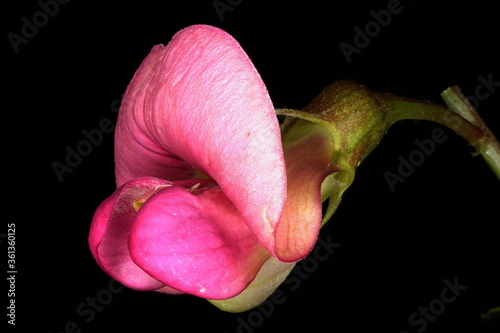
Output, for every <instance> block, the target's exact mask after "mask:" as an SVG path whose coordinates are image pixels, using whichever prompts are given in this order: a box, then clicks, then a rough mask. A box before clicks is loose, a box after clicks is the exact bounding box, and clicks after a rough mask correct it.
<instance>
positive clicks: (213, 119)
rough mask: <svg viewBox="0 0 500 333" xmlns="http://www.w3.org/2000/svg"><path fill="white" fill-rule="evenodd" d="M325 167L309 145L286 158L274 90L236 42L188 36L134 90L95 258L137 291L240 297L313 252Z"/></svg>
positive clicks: (217, 34)
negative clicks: (261, 275)
mask: <svg viewBox="0 0 500 333" xmlns="http://www.w3.org/2000/svg"><path fill="white" fill-rule="evenodd" d="M311 137H312V139H311V140H312V141H314V140H316V141H317V142H315V143H314V144H315V147H316V148H318V149H319V150H321V147H324V149H326V150H328V149H330V146H329V143H327V142H326V141H325V140H324V139H323V138H321V137H317V138H316V137H314V135H312V136H311ZM327 155H328V154H326V155H321V156H327ZM319 156H320V155H315V154H311V153H310V150H309V149H308V148H305V147H303V146H302V145H301V142H298V143H294V144H293V145H291V148H289V149H288V148H287V149H285V153H284V149H283V147H282V142H281V134H280V128H279V124H278V121H277V118H276V115H275V111H274V108H273V105H272V103H271V100H270V98H269V95H268V92H267V90H266V88H265V85H264V83H263V82H262V80H261V78H260V76H259V74H258V72H257V71H256V69H255V68H254V66H253V64H252V62H251V61H250V60H249V58H248V56H247V55H246V54H245V52H244V51H243V50H242V49H241V47H240V46H239V44H238V43H237V42H236V41H235V40H234V39H233V38H232V37H231V36H230V35H228V34H227V33H225V32H223V31H221V30H220V29H217V28H214V27H210V26H203V25H197V26H191V27H188V28H186V29H183V30H181V31H180V32H178V33H177V34H176V35H175V36H174V37H173V38H172V40H171V41H170V43H169V44H168V45H167V46H166V47H164V46H162V45H157V46H155V47H154V48H153V49H152V50H151V53H150V54H149V55H148V56H147V57H146V59H145V60H144V61H143V63H142V64H141V66H140V67H139V69H138V70H137V72H136V73H135V75H134V77H133V79H132V81H131V82H130V84H129V86H128V88H127V91H126V93H125V96H124V98H123V101H122V106H121V109H120V113H119V117H118V124H117V127H116V134H115V163H116V182H117V187H118V189H117V190H116V191H115V193H113V195H111V196H110V197H109V198H108V199H106V200H105V201H104V202H103V203H102V204H101V205H100V206H99V208H98V209H97V211H96V213H95V215H94V218H93V221H92V227H91V231H90V236H89V244H90V248H91V251H92V254H93V256H94V258H95V259H96V261H97V262H98V264H99V265H100V266H101V268H102V269H103V270H104V271H106V272H107V273H108V274H109V275H110V276H111V277H113V278H114V279H116V280H118V281H119V282H121V283H122V284H124V285H126V286H128V287H130V288H133V289H137V290H158V291H162V292H166V293H189V294H193V295H196V296H200V297H203V298H208V299H227V298H230V297H233V296H235V295H238V294H239V293H241V292H242V291H243V290H244V289H245V288H246V287H247V286H248V285H249V284H250V283H251V282H252V281H253V280H254V279H255V276H256V275H257V273H258V272H259V270H261V268H262V266H263V265H264V264H265V263H266V262H268V260H269V259H270V258H271V257H274V258H277V259H278V260H279V261H281V262H295V261H297V260H300V259H302V258H303V257H305V256H306V255H307V254H308V253H309V251H310V250H311V249H312V247H313V245H314V243H315V242H316V239H317V235H318V232H319V228H320V223H321V197H320V186H321V183H322V181H323V180H324V178H325V177H326V175H328V174H330V173H332V171H333V170H331V168H329V157H328V156H327V157H319ZM329 156H331V155H329ZM285 158H286V166H287V168H286V169H285ZM287 185H288V186H287ZM273 260H274V259H273ZM279 261H275V262H276V263H277V264H276V265H278V266H279V265H282V266H283V270H288V271H289V265H286V264H281V263H280V262H279ZM280 267H281V266H280ZM280 269H281V268H280ZM271 271H272V270H271ZM275 273H276V272H275V271H273V274H275ZM285 276H286V275H285ZM266 292H269V291H266Z"/></svg>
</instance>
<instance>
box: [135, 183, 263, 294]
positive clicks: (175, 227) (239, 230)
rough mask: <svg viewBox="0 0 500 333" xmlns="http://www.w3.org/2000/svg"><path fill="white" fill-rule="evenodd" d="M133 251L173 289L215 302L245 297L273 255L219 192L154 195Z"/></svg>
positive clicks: (138, 221)
mask: <svg viewBox="0 0 500 333" xmlns="http://www.w3.org/2000/svg"><path fill="white" fill-rule="evenodd" d="M129 247H130V253H131V256H132V259H133V260H134V262H136V263H137V264H138V265H139V266H140V267H141V268H143V269H144V270H145V271H146V272H148V273H149V274H150V275H151V276H153V277H154V278H156V279H158V280H159V281H161V282H162V283H164V284H165V285H167V286H168V287H171V288H174V289H176V290H179V291H182V292H185V293H189V294H192V295H196V296H200V297H204V298H211V299H223V298H228V297H233V296H235V295H237V294H238V293H240V292H241V291H242V290H244V289H245V287H247V286H248V285H249V284H250V283H251V281H252V280H253V279H254V278H255V276H256V275H257V273H258V271H259V269H260V268H261V266H262V265H263V264H264V262H265V261H266V260H267V259H268V258H269V256H270V254H269V253H268V252H267V251H266V250H265V249H264V247H262V245H260V244H259V242H258V241H257V239H256V237H255V236H254V235H253V233H252V232H251V231H250V230H249V229H248V228H247V227H246V225H245V223H244V222H243V220H242V219H241V217H240V215H239V213H238V211H237V210H236V208H235V207H234V206H233V205H232V203H231V202H229V201H228V200H227V198H226V196H225V195H224V193H222V191H221V190H220V189H218V188H212V189H209V190H206V191H204V192H202V193H200V194H198V195H195V194H193V193H191V192H190V191H189V190H188V189H185V188H182V187H179V186H173V187H168V188H165V189H162V190H161V191H159V192H158V193H156V194H154V195H153V196H152V197H151V198H149V200H148V201H146V203H145V204H144V205H143V206H142V207H141V208H140V210H139V212H138V213H137V216H136V218H135V221H134V223H133V226H132V230H131V233H130V241H129Z"/></svg>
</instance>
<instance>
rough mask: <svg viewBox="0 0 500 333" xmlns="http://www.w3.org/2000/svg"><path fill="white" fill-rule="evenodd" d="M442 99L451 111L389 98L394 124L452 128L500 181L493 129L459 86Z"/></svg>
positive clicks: (499, 147) (499, 150) (499, 151)
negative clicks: (420, 122)
mask: <svg viewBox="0 0 500 333" xmlns="http://www.w3.org/2000/svg"><path fill="white" fill-rule="evenodd" d="M441 96H442V98H443V99H444V101H445V103H446V104H447V106H448V108H449V109H448V108H445V107H443V106H440V105H437V104H433V103H429V102H422V101H417V100H413V99H408V98H403V97H394V96H391V97H389V98H388V99H389V102H390V103H391V105H392V107H393V110H394V114H393V119H392V121H393V122H396V121H398V120H403V119H414V120H415V119H421V120H430V121H434V122H437V123H439V124H441V125H444V126H446V127H448V128H450V129H451V130H453V131H454V132H455V133H457V134H458V135H460V136H461V137H463V138H464V139H465V140H467V142H469V143H470V144H471V145H472V146H473V147H474V148H476V153H475V154H481V155H482V156H483V158H484V159H485V161H486V162H487V163H488V165H489V166H490V167H491V169H492V170H493V172H494V173H495V174H496V175H497V177H498V178H499V179H500V144H499V142H498V140H497V139H496V138H495V136H494V135H493V133H492V132H491V130H490V129H489V128H488V126H486V124H485V123H484V121H483V120H482V119H481V117H480V116H479V114H478V113H477V111H476V110H475V109H474V108H473V107H472V105H471V104H470V103H469V101H468V100H467V98H466V97H465V96H464V95H463V94H462V93H461V91H460V89H459V88H458V87H452V88H448V89H447V90H445V91H444V92H443V93H442V94H441ZM386 98H387V97H386Z"/></svg>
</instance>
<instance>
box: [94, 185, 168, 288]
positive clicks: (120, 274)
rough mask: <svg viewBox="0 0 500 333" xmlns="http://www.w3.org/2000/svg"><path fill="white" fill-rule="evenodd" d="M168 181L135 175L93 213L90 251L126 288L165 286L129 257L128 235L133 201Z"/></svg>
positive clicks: (133, 216)
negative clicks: (135, 176) (133, 178)
mask: <svg viewBox="0 0 500 333" xmlns="http://www.w3.org/2000/svg"><path fill="white" fill-rule="evenodd" d="M171 185H172V183H170V182H166V181H163V180H160V179H157V178H138V179H135V180H133V181H130V182H128V183H126V184H124V185H123V186H121V187H120V188H118V189H117V190H116V191H115V193H113V195H111V196H110V197H109V198H108V199H106V200H105V201H104V202H103V203H102V204H101V205H100V206H99V208H98V209H97V211H96V212H95V214H94V218H93V220H92V226H91V229H90V235H89V245H90V249H91V251H92V254H93V256H94V258H95V259H96V261H97V262H98V263H99V265H100V266H101V268H102V269H103V270H104V271H105V272H107V273H108V274H109V275H110V276H111V277H112V278H114V279H116V280H117V281H118V282H120V283H122V284H123V285H125V286H127V287H129V288H132V289H137V290H155V289H159V288H162V287H163V286H164V284H163V283H161V282H160V281H158V280H156V279H154V278H152V277H151V276H150V275H149V274H147V273H146V272H144V271H143V270H142V269H141V268H140V267H138V266H137V265H136V264H135V263H134V262H133V261H132V259H131V258H130V254H129V250H128V235H129V234H130V227H131V225H132V221H133V220H134V218H135V216H136V211H135V209H134V208H133V205H132V204H133V202H134V201H135V200H137V199H138V198H140V197H141V196H143V195H145V194H147V193H148V192H153V191H155V190H156V189H157V188H161V187H165V186H171ZM172 293H175V291H172Z"/></svg>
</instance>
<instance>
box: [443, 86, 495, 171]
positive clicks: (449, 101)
mask: <svg viewBox="0 0 500 333" xmlns="http://www.w3.org/2000/svg"><path fill="white" fill-rule="evenodd" d="M441 97H442V98H443V100H444V101H445V103H446V105H447V106H448V107H449V108H450V109H451V110H452V111H453V112H455V113H456V114H459V115H461V116H462V117H464V118H465V119H467V120H468V121H470V122H471V123H472V124H474V125H475V126H477V127H478V128H480V129H481V132H482V133H483V136H482V138H481V141H480V142H479V145H478V147H476V148H477V150H478V151H479V153H480V154H481V155H482V156H483V158H484V160H485V161H486V163H488V165H489V166H490V167H491V169H492V170H493V171H494V172H495V174H496V175H497V176H498V177H499V178H500V143H499V142H498V140H497V139H496V138H495V135H493V133H492V132H491V130H490V129H489V128H488V126H486V123H485V122H484V121H483V119H482V118H481V117H480V116H479V113H478V112H477V111H476V110H475V109H474V107H473V106H472V105H471V104H470V102H469V100H468V99H467V98H466V97H465V96H464V95H463V94H462V92H461V91H460V88H458V87H456V86H455V87H451V88H448V89H446V90H445V91H443V92H442V94H441Z"/></svg>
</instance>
